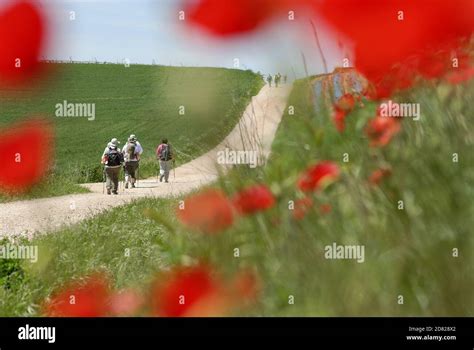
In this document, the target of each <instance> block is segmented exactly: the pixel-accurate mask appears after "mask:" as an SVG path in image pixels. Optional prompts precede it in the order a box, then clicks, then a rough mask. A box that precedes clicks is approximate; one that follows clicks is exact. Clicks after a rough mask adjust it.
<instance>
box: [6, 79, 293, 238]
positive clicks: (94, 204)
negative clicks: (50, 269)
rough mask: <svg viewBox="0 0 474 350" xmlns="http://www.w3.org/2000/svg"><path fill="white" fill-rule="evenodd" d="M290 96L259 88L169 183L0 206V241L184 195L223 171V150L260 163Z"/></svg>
mask: <svg viewBox="0 0 474 350" xmlns="http://www.w3.org/2000/svg"><path fill="white" fill-rule="evenodd" d="M290 91H291V86H282V87H279V88H269V87H268V86H264V87H263V88H262V90H260V92H259V93H258V95H256V96H254V97H253V98H252V101H251V103H250V104H249V105H248V106H247V108H246V110H245V111H244V114H243V116H242V117H241V119H240V121H239V123H238V124H237V125H236V126H235V128H234V129H233V130H232V132H231V133H230V134H229V135H227V137H226V138H225V139H224V140H223V141H222V142H221V143H220V144H219V145H218V146H217V147H215V148H214V149H212V150H211V151H209V152H207V153H206V154H204V155H202V156H200V157H198V158H196V159H194V160H192V161H191V162H189V163H186V164H183V165H182V166H180V167H178V168H176V170H175V171H176V178H174V176H173V172H172V173H171V175H170V182H169V183H159V182H157V180H156V178H153V179H147V180H141V181H140V182H139V184H138V188H134V189H128V190H122V189H121V190H120V194H119V195H118V196H108V195H104V194H102V183H91V184H84V185H83V186H84V187H86V188H88V189H89V190H90V191H91V192H92V193H86V194H72V195H66V196H61V197H53V198H44V199H34V200H28V201H18V202H11V203H5V204H0V237H2V236H11V235H25V236H27V237H32V235H34V234H35V233H37V232H49V231H54V230H57V229H58V228H60V227H61V226H63V225H69V224H74V223H77V222H79V221H81V220H83V219H86V218H89V217H92V216H94V215H97V214H98V213H100V212H102V211H104V210H107V209H109V208H112V207H116V206H120V205H123V204H126V203H129V202H131V201H132V200H134V199H137V198H143V197H172V196H178V195H183V194H186V193H188V192H190V191H192V190H194V189H197V188H199V187H201V186H203V185H205V184H209V183H211V182H213V181H215V180H216V179H217V177H218V167H221V169H224V170H225V169H226V167H227V166H228V165H221V164H217V160H218V156H219V152H221V151H225V149H226V148H227V149H228V150H235V151H243V150H247V151H249V150H251V151H256V152H258V159H259V160H260V162H261V161H262V160H263V161H264V160H265V159H266V158H267V157H268V155H269V153H270V149H271V144H272V142H273V139H274V137H275V133H276V130H277V128H278V124H279V123H280V120H281V117H282V115H283V110H284V108H285V106H286V101H287V98H288V95H289V93H290ZM150 151H152V150H151V149H149V150H148V152H150ZM261 164H262V163H261Z"/></svg>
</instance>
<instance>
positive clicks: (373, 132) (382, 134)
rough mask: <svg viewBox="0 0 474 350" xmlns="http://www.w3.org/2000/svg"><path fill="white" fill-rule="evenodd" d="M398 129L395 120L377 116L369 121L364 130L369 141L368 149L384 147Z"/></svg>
mask: <svg viewBox="0 0 474 350" xmlns="http://www.w3.org/2000/svg"><path fill="white" fill-rule="evenodd" d="M400 129H401V126H400V122H399V121H398V120H397V118H390V117H381V116H379V115H377V116H376V117H375V118H374V119H372V120H370V121H369V124H368V125H367V128H366V134H367V136H368V137H369V139H370V147H383V146H386V145H387V144H388V143H389V142H390V141H391V140H392V138H393V137H394V136H395V135H396V134H398V132H399V131H400Z"/></svg>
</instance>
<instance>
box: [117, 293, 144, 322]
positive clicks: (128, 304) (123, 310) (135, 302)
mask: <svg viewBox="0 0 474 350" xmlns="http://www.w3.org/2000/svg"><path fill="white" fill-rule="evenodd" d="M142 305H143V298H142V296H141V295H140V294H139V293H138V292H137V291H135V290H122V291H120V292H118V293H115V294H113V295H112V296H111V297H110V312H111V314H113V315H119V316H126V315H133V314H134V313H136V312H137V311H138V310H139V309H140V307H141V306H142Z"/></svg>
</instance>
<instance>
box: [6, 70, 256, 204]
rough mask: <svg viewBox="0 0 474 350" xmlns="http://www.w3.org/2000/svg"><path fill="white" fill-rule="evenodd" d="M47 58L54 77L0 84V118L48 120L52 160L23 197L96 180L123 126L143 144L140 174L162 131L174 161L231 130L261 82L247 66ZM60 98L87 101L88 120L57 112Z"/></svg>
mask: <svg viewBox="0 0 474 350" xmlns="http://www.w3.org/2000/svg"><path fill="white" fill-rule="evenodd" d="M50 66H52V69H50V70H51V71H53V72H54V74H53V76H52V78H53V79H51V81H48V82H42V83H41V86H40V87H39V89H37V90H36V92H35V93H34V95H33V94H31V93H28V92H25V91H17V92H15V93H14V94H12V93H8V94H5V93H1V92H0V106H1V108H0V126H2V127H4V126H7V125H9V124H11V123H13V122H15V121H17V120H22V119H25V118H27V117H30V116H37V115H41V116H45V117H46V118H49V119H51V120H53V121H54V123H55V130H56V158H55V160H56V166H55V168H54V170H53V174H52V176H51V177H50V178H48V179H47V180H46V181H45V183H44V184H41V185H40V186H38V187H36V188H34V189H33V191H32V192H31V193H29V194H28V195H27V196H28V197H42V196H50V195H59V194H65V193H69V192H77V191H81V189H80V188H79V186H75V185H74V184H75V183H80V182H95V181H97V182H98V181H102V171H101V165H100V157H101V155H102V152H103V149H104V148H105V146H106V144H107V142H108V141H110V139H111V138H113V137H117V138H118V139H119V140H120V141H121V142H122V145H123V143H124V142H125V141H126V139H127V137H128V136H129V135H130V134H136V135H137V137H138V139H139V141H140V143H141V144H142V146H143V148H144V154H143V157H142V163H141V176H142V177H146V176H151V175H153V174H154V172H155V167H156V164H155V163H156V161H155V158H154V150H155V149H156V146H157V145H158V144H159V142H160V140H161V138H162V137H167V138H168V139H169V141H170V142H171V144H172V145H173V146H174V148H175V150H176V155H177V162H178V164H179V163H183V162H186V161H189V160H190V159H193V158H195V157H197V156H199V155H200V154H203V153H205V152H206V151H208V150H209V149H211V148H212V147H214V146H215V145H217V144H218V143H219V142H220V141H221V140H222V139H223V138H224V137H225V136H226V135H227V134H228V133H229V132H230V130H231V129H232V128H233V127H234V126H235V124H236V122H237V120H238V119H239V118H240V116H241V114H242V112H243V110H244V109H245V107H246V105H247V103H248V102H249V101H250V98H251V97H252V96H253V95H255V94H257V93H258V91H259V89H260V88H261V86H262V80H261V77H260V76H259V75H257V74H255V73H252V72H251V71H241V70H232V69H223V68H187V67H164V66H146V65H131V66H129V67H125V66H124V65H116V64H50ZM50 68H51V67H50ZM38 91H40V92H38ZM64 101H67V103H74V104H75V103H87V104H94V105H95V118H94V120H88V118H87V117H77V116H76V117H57V116H56V105H57V104H63V103H64ZM90 119H93V118H90ZM1 200H6V198H5V197H3V199H2V198H0V201H1Z"/></svg>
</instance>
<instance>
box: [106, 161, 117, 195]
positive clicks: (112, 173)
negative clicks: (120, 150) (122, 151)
mask: <svg viewBox="0 0 474 350" xmlns="http://www.w3.org/2000/svg"><path fill="white" fill-rule="evenodd" d="M119 174H120V167H119V166H118V167H113V168H111V167H107V166H106V167H105V176H106V178H107V179H106V185H107V189H108V190H112V191H117V190H118V183H119Z"/></svg>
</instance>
